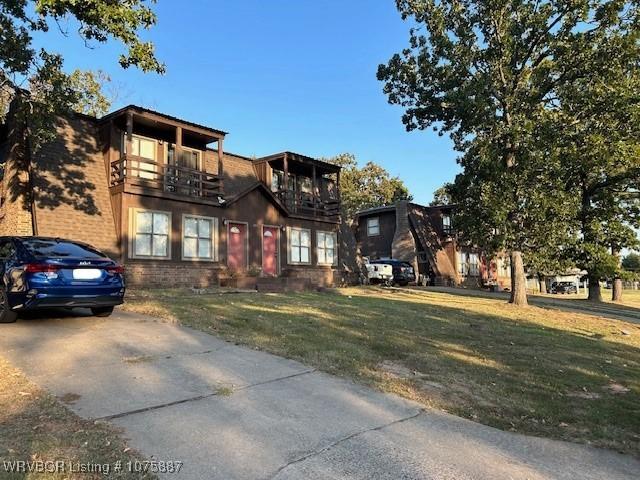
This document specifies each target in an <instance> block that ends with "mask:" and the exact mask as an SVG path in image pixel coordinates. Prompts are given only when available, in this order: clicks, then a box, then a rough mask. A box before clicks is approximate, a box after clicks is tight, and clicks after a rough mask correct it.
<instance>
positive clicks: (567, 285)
mask: <svg viewBox="0 0 640 480" xmlns="http://www.w3.org/2000/svg"><path fill="white" fill-rule="evenodd" d="M551 293H578V287H576V284H575V283H572V282H554V283H553V284H552V285H551Z"/></svg>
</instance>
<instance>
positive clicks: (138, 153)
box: [123, 133, 158, 180]
mask: <svg viewBox="0 0 640 480" xmlns="http://www.w3.org/2000/svg"><path fill="white" fill-rule="evenodd" d="M123 139H124V150H125V153H127V154H129V152H127V151H126V150H127V134H126V133H125V134H124V136H123ZM157 154H158V143H157V142H156V140H154V139H152V138H146V137H142V136H140V135H132V136H131V152H130V155H132V156H134V157H140V158H145V159H147V160H151V162H154V163H148V162H140V161H138V160H133V159H130V160H129V163H130V165H129V166H130V167H131V169H132V171H131V175H133V176H135V177H140V178H146V179H148V180H155V179H156V171H157V170H156V165H155V162H156V158H157Z"/></svg>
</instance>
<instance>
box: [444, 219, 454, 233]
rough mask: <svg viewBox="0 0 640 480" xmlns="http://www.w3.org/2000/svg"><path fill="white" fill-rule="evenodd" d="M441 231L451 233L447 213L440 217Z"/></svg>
mask: <svg viewBox="0 0 640 480" xmlns="http://www.w3.org/2000/svg"><path fill="white" fill-rule="evenodd" d="M442 231H443V232H444V233H451V231H452V230H451V217H450V216H449V215H444V216H443V217H442Z"/></svg>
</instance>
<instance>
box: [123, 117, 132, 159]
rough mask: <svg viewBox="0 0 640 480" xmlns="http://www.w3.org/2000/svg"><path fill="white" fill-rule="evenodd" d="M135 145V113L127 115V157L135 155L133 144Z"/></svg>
mask: <svg viewBox="0 0 640 480" xmlns="http://www.w3.org/2000/svg"><path fill="white" fill-rule="evenodd" d="M132 143H133V113H131V112H129V113H127V138H126V145H125V149H126V153H127V155H133V152H132V151H131V150H132V147H131V144H132Z"/></svg>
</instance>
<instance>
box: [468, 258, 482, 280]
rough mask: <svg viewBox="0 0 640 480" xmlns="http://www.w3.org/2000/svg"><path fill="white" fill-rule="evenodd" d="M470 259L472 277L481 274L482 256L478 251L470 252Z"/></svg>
mask: <svg viewBox="0 0 640 480" xmlns="http://www.w3.org/2000/svg"><path fill="white" fill-rule="evenodd" d="M467 258H468V259H469V275H470V276H472V277H478V276H480V257H479V256H478V254H477V253H470V254H469V256H468V257H467Z"/></svg>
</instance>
